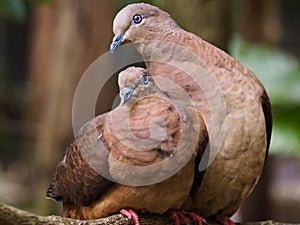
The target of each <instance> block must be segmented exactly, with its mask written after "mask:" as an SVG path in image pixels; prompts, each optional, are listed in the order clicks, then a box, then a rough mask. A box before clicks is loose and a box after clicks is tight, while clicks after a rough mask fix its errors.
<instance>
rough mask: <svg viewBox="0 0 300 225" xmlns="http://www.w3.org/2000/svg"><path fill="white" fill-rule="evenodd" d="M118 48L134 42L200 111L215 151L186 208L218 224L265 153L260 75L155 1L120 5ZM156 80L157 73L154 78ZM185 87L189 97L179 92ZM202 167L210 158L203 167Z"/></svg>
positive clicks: (244, 191) (171, 88) (172, 90)
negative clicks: (183, 25) (181, 24)
mask: <svg viewBox="0 0 300 225" xmlns="http://www.w3.org/2000/svg"><path fill="white" fill-rule="evenodd" d="M113 31H114V34H115V36H114V39H113V41H112V43H111V46H110V49H111V51H112V52H113V51H114V50H115V49H116V48H117V47H118V46H119V45H121V43H122V42H123V41H125V40H126V41H127V42H132V44H133V45H134V46H135V47H136V48H137V50H138V52H139V53H140V54H141V55H142V56H143V58H144V61H145V63H146V68H147V70H148V71H149V73H150V74H152V75H157V76H160V77H163V78H164V79H165V81H164V82H160V83H158V86H159V87H160V88H161V89H162V90H163V91H165V92H166V93H167V95H168V96H169V97H170V98H171V99H173V100H175V101H177V102H180V103H182V104H185V105H187V106H189V105H192V106H194V107H196V108H197V109H199V110H200V111H201V113H202V114H203V117H204V121H205V124H206V126H207V129H208V132H209V139H210V147H211V155H210V157H209V160H208V165H209V166H208V168H207V170H206V173H205V175H204V177H203V179H202V178H201V179H202V180H199V183H201V186H200V188H199V190H198V191H196V193H194V194H193V195H192V196H191V198H190V199H189V200H188V201H186V203H185V205H184V208H185V209H188V210H193V211H195V212H196V213H198V214H200V215H201V216H203V217H205V218H209V217H211V218H216V219H217V220H218V221H219V222H221V223H226V222H228V223H229V222H230V220H228V217H230V216H231V215H233V213H234V212H235V211H236V210H237V209H238V207H239V205H240V203H241V201H242V200H243V199H244V198H246V197H247V196H248V195H249V194H250V193H251V192H252V190H253V188H254V187H255V186H256V184H257V182H258V180H259V178H260V176H261V173H262V169H263V166H264V163H265V159H266V156H267V152H268V148H269V143H270V137H271V130H272V115H271V107H270V103H269V98H268V96H267V93H266V91H265V89H264V87H263V85H262V84H261V83H260V81H259V80H258V79H257V77H256V76H255V75H254V74H253V73H252V72H251V71H250V70H249V69H247V68H246V67H245V66H243V65H241V64H240V63H239V62H238V61H236V60H235V59H233V58H232V57H230V56H229V55H228V54H226V53H225V52H224V51H222V50H220V49H218V48H217V47H215V46H213V45H211V44H209V43H208V42H206V41H204V40H202V39H201V38H200V37H198V36H196V35H194V34H192V33H190V32H187V31H185V30H183V29H182V28H181V27H179V26H178V25H177V24H176V22H175V21H174V20H173V19H172V18H171V17H170V15H169V14H168V13H166V12H164V11H162V10H160V9H159V8H158V7H155V6H152V5H149V4H144V3H139V4H131V5H128V6H126V7H125V8H123V9H122V10H121V11H120V12H119V13H118V14H117V15H116V17H115V19H114V22H113ZM154 79H155V80H156V77H154ZM178 86H181V87H182V88H183V89H184V91H185V93H186V96H183V95H182V94H180V93H178ZM204 168H205V163H204V164H200V165H199V169H200V170H202V169H204Z"/></svg>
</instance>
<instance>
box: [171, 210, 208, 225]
mask: <svg viewBox="0 0 300 225" xmlns="http://www.w3.org/2000/svg"><path fill="white" fill-rule="evenodd" d="M168 214H169V216H170V218H171V219H172V220H173V221H174V225H180V224H187V223H188V219H187V218H186V217H185V215H187V216H188V217H189V218H191V219H192V220H193V221H195V222H196V223H197V225H204V224H206V220H205V219H203V218H202V217H200V216H199V215H197V214H196V213H192V212H182V211H180V210H174V209H170V210H168Z"/></svg>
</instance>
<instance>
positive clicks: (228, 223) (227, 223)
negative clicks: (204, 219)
mask: <svg viewBox="0 0 300 225" xmlns="http://www.w3.org/2000/svg"><path fill="white" fill-rule="evenodd" d="M217 221H218V222H219V223H220V224H222V225H235V223H234V222H233V221H232V220H231V219H229V218H228V217H227V216H217Z"/></svg>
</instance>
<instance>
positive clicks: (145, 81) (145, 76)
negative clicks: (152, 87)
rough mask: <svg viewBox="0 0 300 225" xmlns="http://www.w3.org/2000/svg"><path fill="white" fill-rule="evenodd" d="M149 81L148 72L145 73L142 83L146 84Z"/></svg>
mask: <svg viewBox="0 0 300 225" xmlns="http://www.w3.org/2000/svg"><path fill="white" fill-rule="evenodd" d="M148 83H149V77H148V75H147V74H143V76H142V84H143V85H146V84H148Z"/></svg>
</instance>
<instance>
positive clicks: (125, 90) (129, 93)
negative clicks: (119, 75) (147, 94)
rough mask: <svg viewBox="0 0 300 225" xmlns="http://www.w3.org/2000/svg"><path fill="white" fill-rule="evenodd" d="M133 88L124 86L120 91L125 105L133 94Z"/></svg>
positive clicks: (122, 102)
mask: <svg viewBox="0 0 300 225" xmlns="http://www.w3.org/2000/svg"><path fill="white" fill-rule="evenodd" d="M132 93H133V89H132V88H129V87H124V88H123V89H122V90H121V91H120V98H121V105H124V104H125V103H126V102H127V101H128V100H129V99H130V98H131V96H132Z"/></svg>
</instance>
